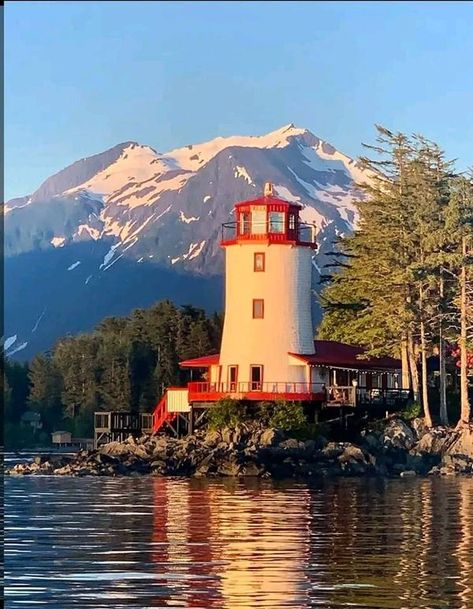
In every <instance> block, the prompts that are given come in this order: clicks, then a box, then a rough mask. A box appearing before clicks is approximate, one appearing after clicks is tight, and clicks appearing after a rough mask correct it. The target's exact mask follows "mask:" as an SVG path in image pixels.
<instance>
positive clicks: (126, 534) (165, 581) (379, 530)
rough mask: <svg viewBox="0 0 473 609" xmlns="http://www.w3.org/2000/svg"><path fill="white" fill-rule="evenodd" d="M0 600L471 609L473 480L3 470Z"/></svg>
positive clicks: (236, 608) (209, 608)
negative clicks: (21, 473)
mask: <svg viewBox="0 0 473 609" xmlns="http://www.w3.org/2000/svg"><path fill="white" fill-rule="evenodd" d="M5 502H6V512H5V581H6V590H5V596H6V607H7V609H8V608H12V609H13V608H15V607H33V606H38V605H39V606H41V605H43V606H47V607H48V608H51V609H68V608H70V607H80V608H88V607H94V608H97V609H100V608H102V607H103V608H112V607H113V608H114V609H121V608H125V607H126V608H131V607H134V608H137V609H138V608H140V609H143V608H145V607H150V608H151V607H153V608H157V607H189V608H193V609H199V608H200V609H213V608H224V609H243V608H247V609H250V608H251V609H255V608H259V607H262V608H267V609H279V608H293V609H307V608H309V607H326V608H329V609H338V608H342V607H359V608H362V607H363V608H367V607H370V608H376V609H427V608H429V609H434V608H437V607H439V608H440V607H443V608H445V607H448V608H450V609H457V608H458V609H472V608H473V592H472V590H473V480H467V479H463V480H437V479H436V480H434V479H428V480H420V479H418V480H391V481H383V480H336V481H325V482H321V483H320V484H318V485H313V486H307V485H304V484H296V483H270V482H261V481H258V480H247V481H245V482H244V483H237V482H235V481H232V480H226V481H223V482H221V481H220V482H219V481H213V482H208V481H204V480H183V479H160V478H141V479H127V478H125V479H118V478H116V479H104V478H102V479H95V478H49V477H41V478H7V479H6V481H5Z"/></svg>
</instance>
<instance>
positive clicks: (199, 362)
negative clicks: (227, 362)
mask: <svg viewBox="0 0 473 609" xmlns="http://www.w3.org/2000/svg"><path fill="white" fill-rule="evenodd" d="M219 360H220V354H219V353H214V354H213V355H204V356H203V357H195V358H194V359H186V360H184V361H183V362H179V365H180V366H181V368H208V367H209V366H214V365H216V364H218V362H219Z"/></svg>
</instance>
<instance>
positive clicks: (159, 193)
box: [4, 125, 367, 358]
mask: <svg viewBox="0 0 473 609" xmlns="http://www.w3.org/2000/svg"><path fill="white" fill-rule="evenodd" d="M366 178H367V176H366V175H365V174H364V173H363V171H362V170H361V169H360V167H359V166H358V165H357V163H356V162H355V161H353V160H352V159H350V158H349V157H347V156H346V155H344V154H342V153H341V152H339V151H337V150H336V149H335V148H333V147H332V146H331V145H330V144H328V143H327V142H324V141H322V140H320V139H319V138H317V137H316V136H315V135H313V134H312V133H311V132H310V131H308V130H306V129H300V128H297V127H295V126H294V125H287V126H285V127H282V128H281V129H278V130H277V131H274V132H272V133H269V134H267V135H263V136H258V137H243V136H233V137H226V138H223V137H218V138H216V139H214V140H212V141H210V142H206V143H203V144H195V145H189V146H185V147H184V148H179V149H176V150H172V151H170V152H168V153H159V152H156V150H154V149H153V148H151V147H150V146H146V145H141V144H138V143H137V142H125V143H123V144H119V145H117V146H115V147H114V148H111V149H110V150H107V151H105V152H103V153H100V154H97V155H94V156H91V157H88V158H85V159H81V160H80V161H77V162H76V163H74V164H72V165H70V166H69V167H66V168H65V169H63V170H62V171H59V172H58V173H57V174H55V175H53V176H51V177H50V178H48V179H47V180H46V181H45V182H44V183H43V184H42V185H41V186H40V187H39V188H38V190H36V191H35V192H34V193H31V194H29V195H26V196H24V197H21V198H17V199H12V200H10V201H8V202H7V203H6V204H5V207H4V212H5V253H6V267H5V272H6V277H5V279H6V299H5V305H6V310H5V314H6V315H5V338H6V340H5V346H6V349H7V353H9V354H11V355H15V356H16V357H21V358H26V357H30V356H31V355H32V354H33V353H35V352H36V351H38V350H39V349H44V348H47V347H49V346H51V344H52V343H53V342H54V340H55V339H56V338H57V337H58V336H60V335H61V334H64V333H67V332H78V331H81V330H86V329H89V328H90V327H92V326H93V325H94V324H95V323H97V321H99V320H100V319H102V318H103V317H104V316H107V315H112V314H126V313H127V312H129V311H130V310H131V309H133V308H136V307H139V306H147V305H149V304H151V302H153V301H155V300H158V299H161V298H171V299H173V300H175V301H176V302H178V303H179V304H185V303H193V304H196V305H197V306H203V307H205V308H207V309H210V310H214V309H221V308H222V272H223V256H222V252H221V249H220V247H219V239H220V230H221V224H222V223H223V222H226V221H228V220H229V219H230V216H231V213H232V209H233V205H234V203H235V201H238V200H244V199H248V198H251V197H255V196H259V195H260V194H261V193H262V190H263V185H264V182H267V181H270V182H272V183H273V184H274V187H275V191H276V193H277V194H278V195H279V196H280V197H282V198H284V199H287V200H290V201H297V202H299V203H301V204H302V205H303V206H304V207H303V210H302V212H301V215H302V218H303V220H304V221H306V222H314V223H315V224H316V225H317V227H318V230H319V245H320V250H319V253H318V254H317V257H316V259H315V260H314V269H317V268H318V267H319V265H320V263H321V260H323V256H324V252H325V251H326V250H327V247H329V245H328V244H329V243H330V242H331V241H332V240H333V237H334V236H335V235H336V234H339V233H340V232H347V231H351V230H352V228H353V225H354V223H355V222H356V205H355V203H356V200H357V199H358V198H359V197H360V196H361V195H360V192H359V190H358V189H357V188H356V183H360V182H363V181H366ZM317 258H319V260H317Z"/></svg>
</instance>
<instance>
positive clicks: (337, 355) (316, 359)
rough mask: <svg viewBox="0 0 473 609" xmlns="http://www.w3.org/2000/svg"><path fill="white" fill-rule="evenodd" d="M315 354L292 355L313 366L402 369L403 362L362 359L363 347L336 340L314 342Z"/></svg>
mask: <svg viewBox="0 0 473 609" xmlns="http://www.w3.org/2000/svg"><path fill="white" fill-rule="evenodd" d="M314 346H315V354H314V355H303V354H298V353H291V355H294V356H295V357H298V358H299V359H302V360H304V361H305V362H307V363H308V364H311V365H312V366H324V365H325V366H346V367H347V368H357V369H360V368H368V369H376V368H396V369H397V368H401V360H398V359H395V358H394V357H365V358H363V357H361V356H362V355H363V353H364V352H365V350H364V349H363V347H356V346H354V345H347V344H345V343H339V342H337V341H335V340H316V341H314Z"/></svg>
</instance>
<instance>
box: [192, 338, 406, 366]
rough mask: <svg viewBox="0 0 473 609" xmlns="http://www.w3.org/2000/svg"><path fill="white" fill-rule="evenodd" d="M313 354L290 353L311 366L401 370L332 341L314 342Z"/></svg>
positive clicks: (212, 359) (389, 360) (391, 361)
mask: <svg viewBox="0 0 473 609" xmlns="http://www.w3.org/2000/svg"><path fill="white" fill-rule="evenodd" d="M314 347H315V354H314V355H304V354H299V353H291V354H290V355H293V356H294V357H298V358H299V359H301V360H303V361H305V362H307V363H308V364H310V365H312V366H346V367H347V368H357V369H377V368H394V369H399V368H401V360H398V359H395V358H393V357H367V358H360V357H359V356H361V355H363V353H364V349H363V347H355V346H353V345H347V344H345V343H339V342H337V341H334V340H316V341H314ZM219 359H220V355H219V354H218V353H214V354H213V355H204V356H203V357H196V358H194V359H188V360H185V361H183V362H180V365H181V367H182V368H208V367H209V366H214V365H217V364H218V362H219Z"/></svg>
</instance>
